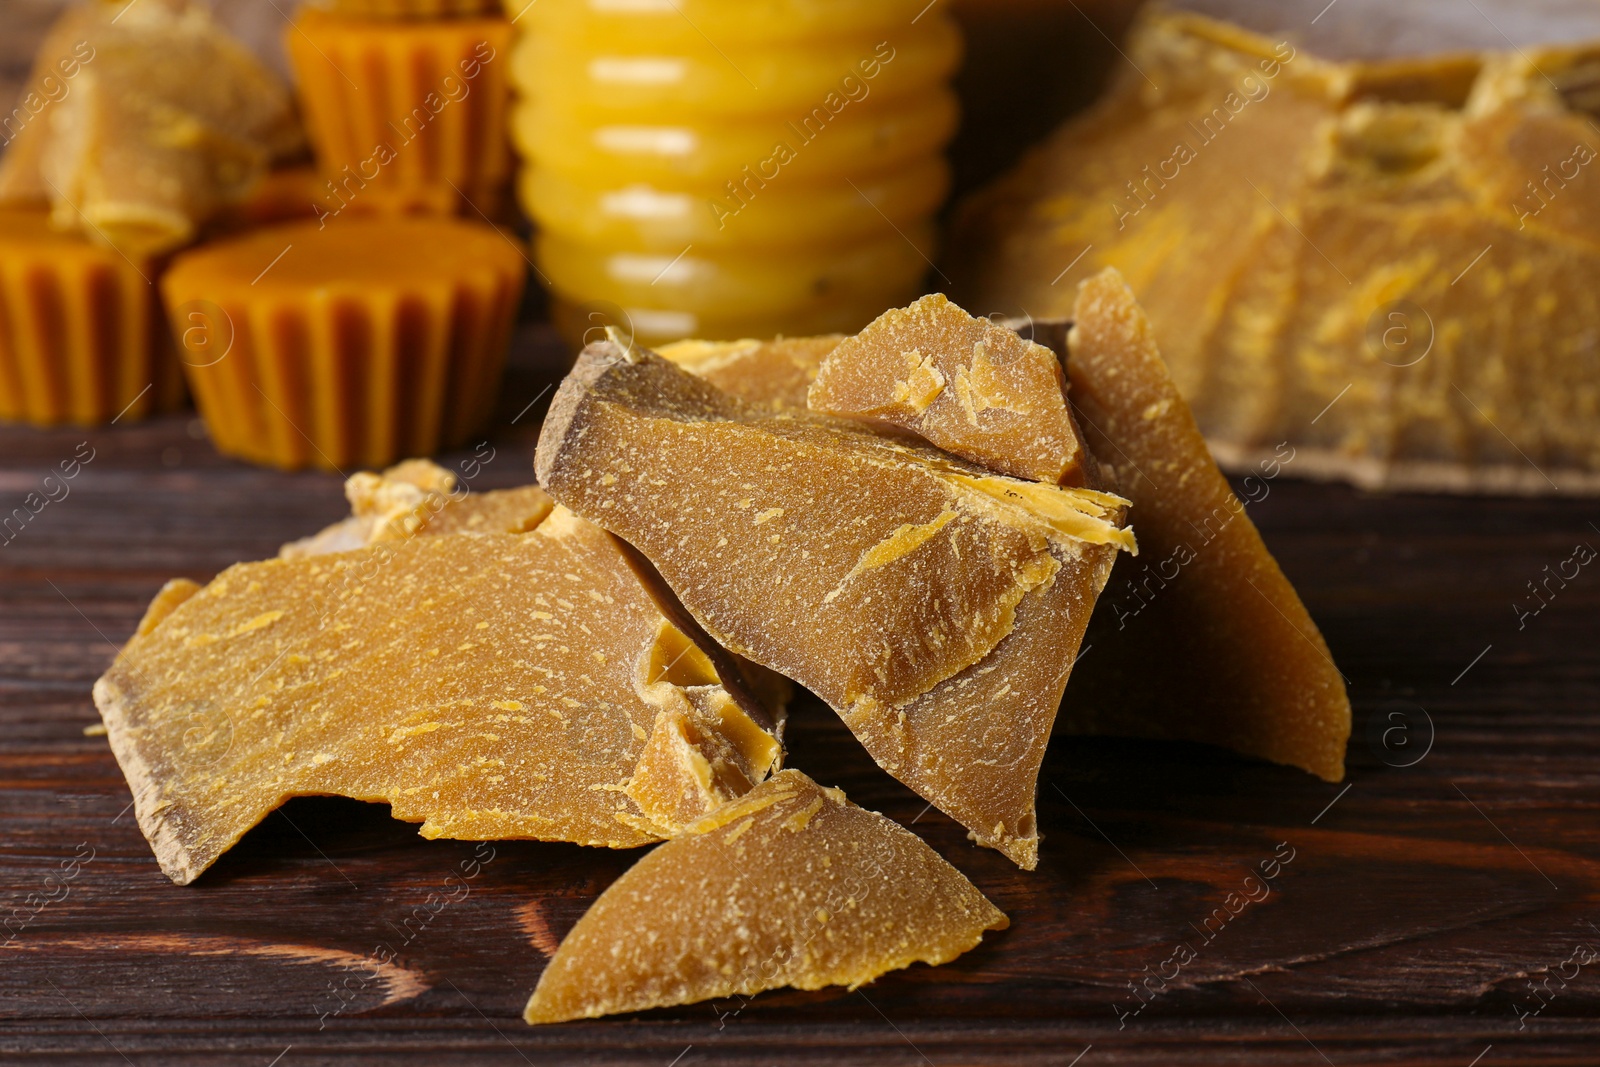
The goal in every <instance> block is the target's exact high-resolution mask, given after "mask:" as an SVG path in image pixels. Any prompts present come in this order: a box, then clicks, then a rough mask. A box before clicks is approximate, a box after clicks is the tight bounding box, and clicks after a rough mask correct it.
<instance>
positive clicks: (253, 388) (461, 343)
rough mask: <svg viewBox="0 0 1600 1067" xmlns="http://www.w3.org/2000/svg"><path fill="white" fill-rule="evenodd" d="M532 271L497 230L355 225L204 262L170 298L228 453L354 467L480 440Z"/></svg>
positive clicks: (294, 228)
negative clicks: (475, 437) (478, 435)
mask: <svg viewBox="0 0 1600 1067" xmlns="http://www.w3.org/2000/svg"><path fill="white" fill-rule="evenodd" d="M526 273H527V264H526V263H525V262H524V260H523V258H522V254H521V253H520V252H518V251H517V248H516V246H515V245H514V244H512V243H511V241H510V239H509V238H507V237H506V236H505V235H503V234H501V233H499V232H497V231H496V230H494V229H492V228H490V227H488V226H482V225H475V224H468V223H464V222H459V221H456V220H454V219H444V218H422V217H408V218H395V219H381V218H376V217H373V216H351V217H349V218H341V219H339V221H338V223H337V225H329V226H327V227H325V228H324V227H323V226H321V224H320V223H317V222H292V223H284V224H282V225H278V226H264V227H261V228H259V229H256V230H251V231H249V232H247V233H244V234H241V235H238V236H235V237H231V238H228V239H226V240H221V241H216V242H213V243H211V244H207V245H203V246H201V247H199V248H196V249H192V250H190V251H188V252H185V253H183V254H181V255H179V256H177V257H176V258H175V259H174V261H173V265H172V268H171V269H170V270H169V271H168V272H167V274H166V276H165V277H164V278H163V279H162V280H161V290H162V295H163V297H164V298H165V301H166V305H167V312H168V317H169V318H170V319H171V320H172V321H173V323H174V326H175V327H176V328H177V329H179V330H180V331H181V333H180V335H179V341H180V356H181V358H182V359H183V362H184V373H185V374H186V375H187V377H188V380H189V385H190V387H191V388H192V389H193V390H194V394H195V401H196V403H197V405H198V406H199V408H200V413H201V414H202V415H204V416H205V419H206V423H207V425H208V427H209V428H210V431H211V438H212V440H213V441H214V442H215V444H216V446H217V449H218V450H219V451H221V452H224V453H226V454H229V455H236V456H242V457H244V458H245V459H249V460H253V461H255V462H258V463H267V464H271V465H273V466H278V467H303V466H307V465H315V466H319V467H325V468H334V469H344V468H347V467H352V466H373V467H376V466H382V465H385V464H388V463H393V462H394V461H395V460H397V459H399V458H401V457H402V456H407V455H427V454H430V453H433V452H438V451H440V450H442V449H447V448H454V447H457V446H459V445H461V444H464V443H466V442H467V440H468V439H469V438H470V437H471V436H472V434H473V431H474V430H476V429H477V428H478V427H479V426H480V425H481V424H482V423H483V422H484V420H485V419H487V418H488V416H489V414H490V412H491V410H492V408H493V405H494V402H495V398H496V390H497V386H498V382H499V377H500V370H501V367H502V366H503V364H504V361H505V353H506V346H507V342H508V338H509V336H510V331H511V324H512V320H513V318H514V317H515V315H516V308H517V302H518V300H519V299H520V298H521V294H522V286H523V281H524V277H525V275H526Z"/></svg>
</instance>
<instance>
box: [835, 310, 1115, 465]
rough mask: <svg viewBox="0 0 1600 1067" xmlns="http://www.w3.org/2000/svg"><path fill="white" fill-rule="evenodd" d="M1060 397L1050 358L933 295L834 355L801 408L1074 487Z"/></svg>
mask: <svg viewBox="0 0 1600 1067" xmlns="http://www.w3.org/2000/svg"><path fill="white" fill-rule="evenodd" d="M1066 393H1067V390H1066V382H1065V380H1064V378H1063V375H1062V371H1061V361H1060V360H1059V359H1057V358H1056V356H1055V353H1053V352H1051V351H1050V350H1049V349H1048V348H1045V347H1044V346H1043V345H1038V344H1034V343H1033V342H1032V341H1027V340H1024V339H1023V338H1022V337H1020V336H1018V335H1017V334H1016V333H1015V332H1014V331H1012V330H1008V329H1006V328H1005V327H1004V326H1001V325H997V324H996V323H993V322H990V321H989V320H988V319H977V318H973V317H972V316H971V315H968V314H967V313H966V312H965V311H963V310H961V309H960V308H959V307H957V306H956V305H954V304H952V303H951V302H950V301H949V300H947V299H945V297H944V296H943V294H940V293H932V294H929V295H928V296H925V297H923V298H922V299H920V300H918V301H917V302H916V303H914V304H912V305H911V306H910V307H906V308H895V309H892V310H890V311H885V312H884V313H883V314H882V315H880V316H879V317H878V318H877V320H876V321H874V322H873V323H872V324H871V325H870V326H868V327H867V328H866V329H864V330H862V331H861V332H860V333H858V334H856V335H855V336H854V337H851V338H848V339H847V340H845V341H844V342H843V343H841V344H840V345H839V346H838V347H837V348H835V349H834V350H833V352H832V354H830V355H829V356H828V358H827V360H826V361H824V363H823V365H822V367H821V369H820V370H819V371H818V373H817V376H816V381H815V382H813V383H812V385H811V389H810V393H809V399H808V403H809V405H810V407H811V409H812V410H813V411H820V412H823V413H826V414H831V415H842V416H845V417H848V418H856V419H870V420H874V421H878V422H882V423H886V424H888V425H890V426H896V427H899V428H901V429H904V430H910V431H911V432H913V433H915V434H917V435H919V436H921V437H923V438H925V439H926V440H928V441H930V442H932V443H933V444H935V445H937V446H939V447H940V448H942V449H944V450H945V451H946V452H951V453H954V454H955V455H958V456H961V457H963V458H964V459H969V460H971V461H972V462H974V463H978V464H981V465H982V466H985V467H988V468H989V469H990V470H993V471H998V472H1000V473H1001V474H1009V475H1011V476H1013V477H1016V478H1032V479H1034V480H1035V481H1041V482H1051V483H1063V484H1070V485H1082V484H1084V482H1085V475H1084V447H1083V439H1082V437H1081V436H1080V434H1079V433H1078V427H1077V426H1076V425H1075V424H1074V422H1073V420H1072V412H1071V410H1070V409H1069V408H1068V407H1067V395H1066Z"/></svg>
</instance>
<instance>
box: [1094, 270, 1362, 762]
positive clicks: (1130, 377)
mask: <svg viewBox="0 0 1600 1067" xmlns="http://www.w3.org/2000/svg"><path fill="white" fill-rule="evenodd" d="M1074 320H1075V322H1074V326H1073V327H1072V331H1071V333H1070V335H1069V347H1070V350H1071V355H1070V358H1069V359H1068V361H1067V367H1068V371H1069V373H1070V374H1071V377H1072V397H1073V402H1074V404H1076V405H1077V407H1078V411H1079V413H1080V415H1081V416H1082V418H1083V425H1084V428H1085V430H1086V432H1087V433H1088V436H1089V442H1090V447H1091V448H1092V449H1093V450H1094V453H1095V454H1096V455H1097V456H1098V457H1099V458H1100V461H1101V463H1102V464H1103V465H1104V466H1106V467H1109V468H1111V469H1112V470H1113V471H1114V472H1115V473H1116V476H1117V484H1118V487H1119V491H1120V492H1122V493H1124V494H1126V495H1127V496H1128V497H1129V498H1130V499H1132V500H1133V502H1134V509H1135V514H1137V515H1138V516H1139V542H1140V546H1141V548H1142V549H1143V556H1144V560H1145V561H1147V562H1144V565H1143V567H1142V568H1140V569H1139V570H1137V571H1134V572H1132V573H1130V574H1122V572H1120V571H1119V572H1118V573H1119V580H1118V581H1117V582H1114V583H1113V584H1112V586H1111V587H1110V588H1109V589H1108V590H1107V591H1106V594H1105V597H1104V599H1103V601H1102V605H1101V608H1100V612H1099V614H1098V615H1097V616H1096V618H1095V623H1094V627H1093V629H1092V630H1091V633H1090V637H1089V641H1090V643H1091V644H1092V645H1093V646H1094V649H1095V652H1094V655H1093V656H1091V657H1088V658H1087V659H1086V660H1085V662H1084V665H1083V666H1082V667H1080V668H1079V670H1078V672H1077V675H1076V677H1075V679H1074V683H1073V686H1072V691H1071V693H1070V694H1069V695H1068V698H1067V701H1066V704H1065V706H1064V707H1063V708H1062V716H1063V724H1062V725H1063V728H1064V729H1067V730H1071V731H1074V732H1082V733H1096V734H1112V735H1118V736H1137V737H1163V738H1181V739H1184V740H1190V741H1203V742H1207V743H1210V744H1215V745H1224V746H1226V747H1228V748H1232V749H1235V750H1237V751H1239V752H1243V753H1246V754H1249V755H1253V756H1260V757H1264V758H1266V759H1269V760H1273V761H1275V762H1278V763H1287V764H1290V765H1292V766H1295V767H1300V768H1303V769H1305V770H1307V771H1310V772H1311V773H1312V774H1315V775H1317V776H1319V777H1321V778H1325V779H1327V780H1329V781H1337V780H1338V779H1340V778H1342V777H1344V749H1345V743H1346V742H1347V741H1348V740H1349V737H1350V700H1349V697H1348V696H1347V695H1346V693H1345V687H1344V679H1343V677H1342V676H1341V675H1340V673H1339V670H1338V668H1337V667H1335V666H1334V663H1333V659H1332V657H1331V656H1330V655H1329V652H1328V646H1327V644H1326V643H1325V642H1324V641H1323V639H1322V634H1321V633H1320V632H1319V631H1318V629H1317V625H1316V623H1314V622H1313V621H1312V620H1311V616H1310V615H1309V614H1307V612H1306V609H1305V605H1304V604H1302V603H1301V602H1300V597H1299V595H1298V594H1296V593H1295V591H1294V587H1293V586H1291V585H1290V584H1289V580H1288V579H1287V578H1285V577H1284V575H1283V571H1281V570H1280V569H1279V568H1278V564H1277V561H1276V560H1274V559H1273V558H1272V555H1271V554H1270V553H1269V552H1268V551H1267V547H1266V545H1265V544H1263V543H1262V540H1261V535H1260V534H1259V533H1258V532H1257V531H1256V528H1255V524H1253V523H1252V522H1251V521H1250V517H1249V515H1247V514H1246V513H1245V509H1244V505H1243V504H1242V503H1241V502H1240V501H1239V498H1238V497H1236V496H1234V494H1233V492H1232V490H1231V489H1229V488H1228V483H1227V481H1226V480H1225V479H1224V478H1223V477H1222V473H1221V472H1220V471H1219V470H1217V465H1216V463H1215V462H1214V461H1213V460H1212V459H1211V454H1210V453H1209V452H1208V451H1207V450H1206V443H1205V441H1204V440H1203V439H1202V438H1201V436H1200V431H1199V429H1198V428H1197V427H1196V426H1195V421H1194V417H1193V416H1192V415H1191V414H1190V413H1189V408H1188V405H1186V404H1185V403H1184V402H1183V399H1182V397H1180V396H1179V395H1178V391H1177V388H1176V387H1175V386H1174V385H1173V383H1172V379H1171V378H1170V377H1169V376H1168V374H1167V369H1166V365H1165V364H1164V363H1163V362H1162V360H1161V355H1160V353H1159V352H1158V351H1157V350H1156V345H1155V341H1154V340H1153V338H1152V337H1151V334H1150V323H1149V321H1148V320H1147V319H1146V318H1145V316H1144V312H1143V311H1142V310H1141V309H1140V307H1139V305H1138V304H1137V303H1136V302H1135V300H1134V298H1133V294H1132V293H1131V292H1129V290H1128V287H1127V286H1126V285H1124V284H1123V282H1122V278H1121V276H1119V275H1118V274H1117V273H1116V271H1114V270H1111V269H1109V268H1108V269H1106V270H1105V271H1103V272H1102V273H1100V274H1098V275H1096V276H1095V277H1092V278H1090V279H1088V280H1087V281H1085V282H1083V284H1082V286H1081V288H1080V289H1079V291H1078V301H1077V306H1076V308H1075V312H1074Z"/></svg>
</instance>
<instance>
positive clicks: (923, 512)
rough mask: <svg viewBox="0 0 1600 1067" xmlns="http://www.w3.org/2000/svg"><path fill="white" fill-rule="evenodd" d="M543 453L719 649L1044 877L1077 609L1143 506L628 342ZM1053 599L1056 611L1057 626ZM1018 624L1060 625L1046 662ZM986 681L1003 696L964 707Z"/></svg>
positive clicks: (586, 510) (590, 374) (553, 429)
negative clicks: (687, 366) (782, 683)
mask: <svg viewBox="0 0 1600 1067" xmlns="http://www.w3.org/2000/svg"><path fill="white" fill-rule="evenodd" d="M536 462H537V466H538V473H539V481H540V484H542V485H543V486H544V487H545V488H546V489H547V490H548V491H549V492H550V493H551V495H552V496H554V497H555V498H556V499H557V500H558V501H560V502H562V503H564V504H566V505H567V506H568V507H571V508H573V509H574V510H575V511H577V512H578V513H579V514H582V515H584V516H585V517H587V518H590V519H591V520H592V521H595V522H597V523H600V524H601V525H603V526H605V527H606V528H607V529H609V530H611V531H612V532H613V533H616V534H617V535H618V536H620V537H622V538H623V539H624V540H626V541H627V542H629V543H630V544H631V545H633V546H634V547H635V548H637V549H638V550H639V551H640V552H641V553H643V554H644V556H646V557H647V558H648V559H649V560H650V562H651V563H652V564H654V565H655V566H656V567H657V568H658V569H659V571H660V573H661V576H662V577H663V578H664V579H665V581H666V582H667V584H668V585H669V586H670V587H671V588H672V590H673V592H674V593H675V594H676V595H677V597H678V598H679V599H680V600H681V601H682V603H683V605H684V606H685V607H686V608H687V609H688V610H689V611H690V612H691V613H692V614H693V615H694V617H695V619H696V620H697V621H698V622H699V623H700V624H701V625H702V626H704V627H705V629H706V631H707V632H708V633H709V634H710V635H711V636H712V637H713V638H715V639H716V640H717V641H719V642H720V643H721V644H723V645H724V646H726V647H727V648H729V649H730V650H732V651H733V652H735V653H737V654H739V655H741V656H744V657H746V658H748V659H751V660H753V661H755V662H756V663H759V664H761V665H762V666H765V667H768V668H770V669H772V670H775V671H778V672H779V673H781V674H783V675H785V676H786V677H789V678H791V679H794V680H795V681H797V682H799V683H801V684H802V685H804V686H806V687H807V688H809V689H810V690H811V691H812V692H814V693H816V694H817V695H818V696H820V697H822V699H823V700H825V701H827V702H828V704H830V705H831V706H832V707H833V708H834V710H835V711H837V712H838V713H839V714H840V716H841V717H842V718H843V719H844V721H845V722H846V723H847V724H848V725H849V726H850V727H851V729H852V731H853V732H854V733H855V734H856V736H857V738H858V739H860V740H861V741H862V743H863V744H864V745H865V746H866V748H867V749H868V751H869V752H870V753H871V754H872V755H873V757H874V758H875V759H876V760H877V761H878V763H879V764H880V765H881V766H883V767H884V768H885V769H886V770H888V771H889V772H890V773H891V774H894V775H895V776H896V777H898V778H899V779H900V780H901V781H903V782H905V783H906V784H907V785H909V786H910V787H911V788H912V789H914V790H916V791H917V792H918V793H920V794H921V795H922V796H924V797H926V798H927V799H928V800H930V801H932V802H933V803H934V804H936V805H938V806H939V807H940V808H941V809H942V810H944V811H946V812H948V813H949V814H951V815H952V816H954V817H955V818H957V819H959V820H960V821H961V822H962V823H963V824H964V825H966V826H967V827H968V829H969V830H971V831H972V832H973V834H974V835H975V836H976V837H977V839H978V840H979V841H981V842H983V843H985V844H989V845H993V846H994V847H997V848H1001V849H1002V850H1004V851H1005V852H1006V854H1007V855H1009V856H1011V857H1012V858H1013V859H1014V860H1016V861H1017V862H1018V863H1020V864H1023V865H1025V866H1032V864H1033V863H1034V862H1035V861H1036V854H1037V853H1036V846H1037V833H1036V828H1035V826H1034V821H1033V818H1034V817H1033V793H1034V788H1033V786H1034V780H1035V778H1036V776H1037V771H1038V765H1039V758H1040V757H1041V756H1042V754H1043V748H1044V740H1045V738H1047V737H1048V734H1049V727H1050V723H1051V722H1052V721H1053V718H1054V714H1053V713H1054V707H1055V704H1056V702H1057V701H1058V700H1059V698H1060V689H1059V684H1064V683H1065V680H1066V673H1067V671H1068V670H1070V665H1071V663H1072V661H1073V658H1074V656H1075V654H1076V649H1077V638H1078V636H1079V635H1080V634H1081V632H1082V624H1083V619H1082V618H1075V617H1071V615H1072V613H1073V612H1074V611H1077V612H1082V613H1083V615H1084V617H1086V615H1087V610H1088V608H1089V607H1090V606H1091V605H1092V603H1093V600H1094V596H1095V595H1096V594H1097V593H1098V591H1099V589H1100V588H1101V587H1102V586H1103V585H1104V583H1105V580H1106V577H1107V575H1108V574H1109V571H1110V566H1111V561H1112V558H1113V556H1114V554H1115V552H1116V550H1117V549H1118V548H1123V549H1127V550H1132V549H1133V547H1134V545H1133V537H1132V533H1131V531H1129V530H1127V529H1123V528H1121V527H1119V526H1118V525H1117V524H1118V523H1119V522H1120V521H1121V517H1122V514H1123V509H1124V507H1125V503H1126V502H1125V501H1123V500H1122V499H1121V498H1118V497H1115V496H1111V495H1109V494H1104V493H1099V492H1095V491H1092V490H1087V489H1065V488H1061V487H1059V486H1054V485H1045V484H1040V483H1037V482H1026V481H1021V480H1017V479H1013V478H1007V477H1003V476H1000V475H995V474H992V473H990V472H988V471H985V470H983V469H982V468H979V467H975V466H971V465H968V464H964V463H962V462H960V461H959V460H956V459H954V458H953V457H950V456H948V455H946V454H944V453H941V452H938V451H936V450H934V449H931V448H928V447H926V446H921V445H914V444H907V443H902V442H899V441H895V440H890V439H887V438H884V437H881V436H878V435H876V434H872V433H870V432H866V431H864V430H862V429H861V428H859V427H858V426H856V425H854V424H849V423H845V422H843V421H840V420H828V419H823V418H820V417H816V416H810V417H800V418H797V417H794V416H790V415H778V416H771V415H767V414H765V413H763V412H762V411H760V410H758V409H756V408H753V407H751V406H749V405H746V404H744V403H742V402H741V401H739V400H737V399H736V398H734V397H731V396H728V395H727V394H725V393H722V392H721V391H719V390H717V389H715V388H714V387H712V386H711V385H709V384H708V383H706V382H704V381H701V380H700V379H697V378H695V377H694V376H693V375H690V374H689V373H687V372H685V371H683V370H682V369H680V368H679V367H677V366H676V365H674V364H673V363H671V362H669V361H667V360H664V359H662V358H660V357H659V356H657V355H655V354H654V353H652V352H649V351H647V350H645V349H642V348H640V347H638V346H637V345H623V344H618V343H615V342H611V341H607V342H603V343H599V344H594V345H590V346H589V347H588V348H586V349H585V350H584V352H583V354H582V355H581V356H580V358H579V361H578V363H577V365H576V366H575V368H574V369H573V372H572V373H571V374H570V375H569V376H568V377H567V379H566V381H565V382H563V383H562V386H561V389H560V391H559V392H558V393H557V396H556V399H555V401H554V402H553V404H552V407H551V412H550V415H549V416H548V417H547V418H546V420H545V425H544V429H543V431H542V433H541V435H540V440H539V447H538V452H537V455H536ZM1057 586H1059V587H1060V588H1059V589H1057V588H1055V587H1057ZM1030 596H1033V599H1032V600H1030V599H1029V597H1030ZM1046 603H1048V604H1050V605H1052V606H1053V608H1054V610H1055V612H1057V613H1058V614H1057V615H1056V616H1055V617H1052V618H1048V619H1040V618H1039V616H1040V615H1041V614H1049V613H1050V612H1049V610H1048V609H1047V608H1046V607H1045V604H1046ZM1019 618H1021V619H1034V620H1036V624H1037V625H1039V626H1042V627H1044V628H1045V630H1046V635H1039V636H1038V639H1039V640H1041V641H1044V642H1045V643H1046V644H1048V645H1049V646H1050V647H1049V649H1048V656H1047V657H1046V658H1048V660H1049V669H1048V670H1047V671H1043V672H1041V671H1040V664H1039V663H1038V662H1035V661H1033V660H1032V659H1028V658H1026V657H1023V656H1021V655H1018V654H1017V653H1016V650H1015V646H1018V645H1019V644H1027V643H1028V642H1023V641H1020V639H1019V640H1013V641H1011V642H1010V643H1009V644H1006V643H1005V642H1006V639H1007V637H1008V636H1009V635H1013V634H1014V633H1015V632H1016V629H1017V625H1018V620H1019ZM1033 651H1034V653H1035V654H1037V653H1038V651H1039V650H1038V648H1037V647H1035V648H1034V649H1033ZM1041 673H1042V674H1047V675H1049V676H1050V677H1048V678H1044V679H1042V678H1041ZM976 678H981V679H983V682H982V686H980V687H979V688H980V689H982V688H984V687H987V686H988V685H989V684H990V683H993V686H994V692H995V694H996V695H997V697H999V698H1002V699H997V700H996V701H994V702H990V703H985V704H979V705H973V704H971V703H969V702H967V701H966V700H964V699H963V698H962V697H961V696H960V694H961V692H962V691H963V690H964V689H967V688H969V687H972V686H974V685H976V684H977V683H976V682H975V679H976ZM1041 686H1042V687H1043V688H1040V687H1041ZM1025 690H1028V691H1027V692H1024V691H1025ZM1046 690H1048V691H1046ZM1006 698H1009V699H1006ZM1022 704H1027V705H1028V706H1030V707H1033V708H1041V709H1044V710H1043V711H1042V713H1040V714H1037V715H1036V714H1032V713H1030V714H1028V715H1023V716H1019V714H1018V707H1019V706H1021V705H1022ZM996 746H997V747H996ZM997 751H1000V752H1001V754H1000V755H996V754H995V753H996V752H997Z"/></svg>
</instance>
